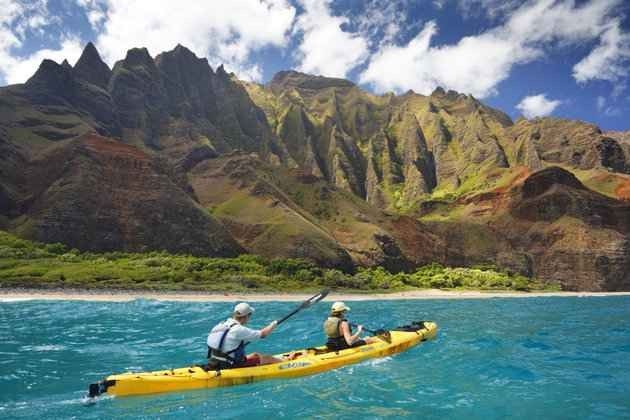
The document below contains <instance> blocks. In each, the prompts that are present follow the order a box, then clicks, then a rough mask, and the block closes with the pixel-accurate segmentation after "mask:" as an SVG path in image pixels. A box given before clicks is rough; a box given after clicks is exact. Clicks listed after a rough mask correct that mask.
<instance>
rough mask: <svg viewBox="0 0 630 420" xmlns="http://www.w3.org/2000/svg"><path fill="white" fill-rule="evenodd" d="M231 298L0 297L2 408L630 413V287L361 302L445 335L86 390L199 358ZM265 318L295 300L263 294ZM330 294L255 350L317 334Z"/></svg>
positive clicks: (368, 312)
mask: <svg viewBox="0 0 630 420" xmlns="http://www.w3.org/2000/svg"><path fill="white" fill-rule="evenodd" d="M232 305H233V304H230V303H217V302H208V303H184V302H160V301H155V300H150V299H139V300H135V301H131V302H111V303H107V302H69V301H55V302H43V301H25V302H4V303H0V315H1V316H2V323H0V356H1V360H0V367H1V371H0V418H4V417H6V418H36V417H41V416H46V417H51V418H71V417H77V418H117V417H160V418H180V417H184V416H185V417H195V418H209V417H212V418H216V417H224V418H232V417H237V416H239V417H240V416H242V417H260V418H267V417H279V418H285V417H286V418H295V417H298V416H300V417H314V418H322V419H327V418H335V419H336V418H354V417H367V418H388V417H399V416H411V417H423V418H429V419H432V418H466V419H471V418H472V419H476V418H479V419H482V418H483V419H488V418H505V417H510V418H528V419H529V418H535V417H540V418H584V417H591V418H603V417H606V418H623V417H626V418H627V417H630V399H628V398H627V395H628V394H629V393H630V375H629V374H628V373H627V372H628V371H630V298H628V297H610V298H597V299H574V298H530V299H491V300H461V301H460V300H458V301H451V300H433V301H367V302H354V303H353V305H352V317H353V320H355V321H357V322H359V323H365V324H366V325H367V326H368V327H372V328H380V327H383V326H386V325H391V324H392V323H403V322H407V321H411V320H415V319H434V320H436V321H437V322H438V323H439V325H440V333H439V336H438V339H437V340H435V341H433V342H427V343H425V344H423V345H422V346H420V347H418V348H415V349H412V350H410V351H408V352H405V353H403V354H400V355H397V356H394V357H388V358H383V359H377V360H369V361H366V362H363V363H360V364H358V365H354V366H347V367H344V368H341V369H337V370H334V371H331V372H327V373H324V374H321V375H316V376H312V377H304V378H296V379H293V380H287V381H271V382H267V383H257V384H252V385H247V386H242V387H234V388H226V389H215V390H199V391H191V392H185V393H175V394H165V395H156V396H146V397H134V398H110V397H108V398H99V399H97V400H95V401H92V400H86V399H85V398H84V396H85V391H86V389H87V384H88V383H90V382H93V381H95V380H98V379H100V378H101V377H103V376H105V375H107V374H109V373H112V372H124V371H141V370H154V369H161V368H170V367H175V366H184V365H189V364H191V363H200V362H202V361H203V358H204V356H205V351H206V348H205V336H206V334H207V332H208V330H209V329H210V328H211V327H212V325H213V324H214V323H216V322H218V321H220V320H222V319H224V318H225V317H226V316H227V314H228V313H229V311H230V309H231V307H232ZM255 306H256V309H257V311H256V317H255V319H254V322H253V324H254V326H262V325H264V324H265V323H266V322H268V321H269V320H271V319H276V318H278V317H280V316H282V315H283V314H285V313H286V312H287V311H288V310H290V309H292V308H293V306H294V304H292V303H280V302H269V303H256V304H255ZM326 310H327V305H324V304H322V305H317V306H315V307H314V308H311V309H309V310H308V311H304V312H303V313H301V314H299V315H297V316H296V317H295V318H293V319H292V320H291V321H290V322H287V323H286V324H283V325H282V326H280V327H279V329H278V331H277V332H275V333H274V334H273V335H272V336H271V337H270V338H268V339H266V340H264V341H263V342H261V343H258V344H256V345H255V346H254V345H252V347H251V349H252V350H253V349H255V350H258V351H264V352H269V353H276V352H280V351H285V350H287V349H290V348H301V347H304V346H312V345H316V344H320V343H321V342H322V341H323V337H322V333H321V322H322V320H323V319H324V318H325V316H326Z"/></svg>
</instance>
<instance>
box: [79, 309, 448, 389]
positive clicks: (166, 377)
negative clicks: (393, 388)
mask: <svg viewBox="0 0 630 420" xmlns="http://www.w3.org/2000/svg"><path fill="white" fill-rule="evenodd" d="M436 334H437V324H435V323H434V322H428V321H420V322H415V323H413V324H411V325H406V326H404V327H400V328H396V329H393V330H391V331H389V334H387V335H386V336H379V337H380V338H379V339H378V340H377V341H376V342H374V343H370V344H365V345H363V346H360V347H354V348H350V349H345V350H341V351H337V352H334V351H333V352H331V351H328V350H327V349H326V347H315V348H310V349H305V350H298V351H295V352H291V353H285V354H279V355H276V357H278V358H285V359H287V358H288V357H289V355H290V354H292V356H293V357H294V358H292V359H291V360H288V359H287V360H286V361H282V362H279V363H274V364H270V365H263V366H253V367H245V368H235V369H224V370H219V371H216V370H205V369H204V368H203V367H202V366H190V367H184V368H178V369H171V370H162V371H155V372H142V373H123V374H119V375H110V376H108V377H107V378H105V380H103V381H101V382H99V383H96V384H91V385H90V390H89V395H90V397H95V396H97V395H101V394H104V393H107V394H109V395H119V396H123V395H142V394H155V393H161V392H173V391H184V390H189V389H202V388H215V387H223V386H233V385H241V384H248V383H251V382H258V381H265V380H268V379H280V378H293V377H298V376H306V375H313V374H316V373H320V372H324V371H327V370H331V369H336V368H339V367H342V366H345V365H350V364H353V363H358V362H361V361H363V360H366V359H373V358H378V357H385V356H389V355H392V354H396V353H400V352H403V351H405V350H408V349H409V348H411V347H413V346H415V345H417V344H419V343H421V342H423V341H426V340H428V339H432V338H434V337H435V335H436ZM296 356H297V357H296Z"/></svg>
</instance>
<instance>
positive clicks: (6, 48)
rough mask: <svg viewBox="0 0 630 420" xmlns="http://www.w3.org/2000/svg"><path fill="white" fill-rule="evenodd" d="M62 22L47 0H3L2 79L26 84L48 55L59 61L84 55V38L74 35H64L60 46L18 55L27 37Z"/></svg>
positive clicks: (0, 22)
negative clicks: (82, 50)
mask: <svg viewBox="0 0 630 420" xmlns="http://www.w3.org/2000/svg"><path fill="white" fill-rule="evenodd" d="M57 23H58V18H57V17H55V16H51V15H50V13H49V11H48V8H47V2H46V1H45V0H37V1H31V2H21V1H16V0H0V80H1V79H3V80H4V81H5V83H7V84H14V83H23V82H25V81H26V80H27V79H28V78H29V77H30V76H32V75H33V73H35V71H36V70H37V67H38V66H39V64H40V63H41V61H42V60H43V59H44V58H49V59H52V60H55V61H57V62H61V61H63V59H64V58H68V59H69V60H76V59H77V58H78V57H79V55H80V54H81V41H80V40H79V39H78V38H77V37H74V36H63V37H62V38H61V39H59V40H58V44H57V45H58V47H57V48H45V49H40V50H38V51H35V52H33V53H30V54H25V55H22V54H18V53H17V52H16V51H18V50H19V49H20V48H21V47H22V46H23V44H24V41H25V39H26V38H27V37H29V36H31V35H33V34H34V33H38V34H41V32H42V31H43V30H44V29H45V28H47V27H49V26H51V25H53V24H57Z"/></svg>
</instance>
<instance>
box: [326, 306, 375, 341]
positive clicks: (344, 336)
mask: <svg viewBox="0 0 630 420" xmlns="http://www.w3.org/2000/svg"><path fill="white" fill-rule="evenodd" d="M349 311H350V308H349V307H348V306H346V304H345V303H343V302H335V303H333V305H332V308H331V309H330V316H329V317H328V319H326V321H324V333H326V337H328V341H326V347H328V349H329V350H332V351H339V350H343V349H348V348H350V347H358V346H362V345H364V344H369V343H373V342H374V340H373V339H372V338H366V339H364V340H362V339H359V336H360V335H361V332H362V331H363V325H359V326H357V332H356V333H355V334H352V329H351V328H350V322H348V320H347V319H346V313H347V312H349Z"/></svg>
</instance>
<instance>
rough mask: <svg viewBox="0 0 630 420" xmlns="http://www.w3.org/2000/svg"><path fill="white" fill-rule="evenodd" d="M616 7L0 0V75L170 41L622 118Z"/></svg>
mask: <svg viewBox="0 0 630 420" xmlns="http://www.w3.org/2000/svg"><path fill="white" fill-rule="evenodd" d="M629 14H630V2H627V1H625V2H624V1H623V0H587V1H585V0H581V1H569V0H536V1H515V0H389V1H385V0H383V1H376V0H365V1H363V0H226V1H219V0H213V1H197V0H178V1H177V2H161V3H159V4H158V2H155V1H149V0H136V1H132V0H30V1H21V0H20V1H18V0H0V84H1V85H4V84H10V83H21V82H24V81H25V80H26V79H27V78H28V77H30V75H31V74H32V73H33V72H34V71H35V70H36V68H37V66H38V65H39V62H41V60H42V59H43V58H52V59H54V60H56V61H58V62H61V61H62V60H63V58H68V60H69V61H70V62H71V63H72V64H74V62H75V61H76V59H77V58H78V56H79V55H80V53H81V49H82V48H83V45H84V44H85V43H86V42H87V41H93V42H95V44H96V45H97V48H98V49H99V51H100V52H101V54H102V56H103V58H104V59H105V61H106V62H108V63H109V64H110V65H113V63H114V62H115V61H116V60H118V59H121V58H123V57H124V54H125V51H126V50H127V49H129V48H131V47H136V46H145V47H147V48H148V49H149V52H150V53H151V54H152V55H156V54H158V53H160V52H162V51H165V50H170V49H172V48H173V47H174V46H175V45H176V44H177V43H181V44H183V45H185V46H187V47H189V48H190V49H192V50H193V51H194V52H195V53H196V54H197V55H199V56H204V57H208V60H209V61H210V63H211V65H212V66H213V67H216V66H217V65H219V64H220V63H225V65H226V68H227V69H228V70H229V71H234V72H235V73H237V74H238V75H239V77H242V78H244V79H249V80H256V81H259V82H266V81H268V80H269V79H270V78H271V77H272V76H273V74H274V73H275V72H277V71H279V70H283V69H288V68H293V69H298V70H302V71H305V72H308V73H314V74H323V75H327V76H336V77H346V78H349V79H351V80H353V81H355V82H356V83H358V84H359V85H361V86H362V87H363V88H365V89H367V90H370V91H372V92H375V93H384V92H387V91H394V92H397V93H402V92H405V91H407V90H409V89H413V90H414V91H416V92H418V93H423V94H428V93H430V92H431V91H432V90H433V89H434V88H435V87H436V86H438V85H439V86H443V87H444V88H446V89H449V88H450V89H454V90H457V91H460V92H464V93H471V94H473V95H474V96H475V97H477V98H479V99H482V100H483V101H484V102H486V103H488V104H490V105H491V106H495V107H498V108H500V109H502V110H504V111H506V112H507V113H508V114H510V115H511V116H512V117H513V118H517V117H519V116H520V115H525V116H527V117H534V116H544V115H553V116H557V117H564V118H575V119H581V120H585V121H590V122H594V123H596V124H598V125H599V126H600V127H602V128H603V129H605V130H607V129H615V130H628V129H630V118H629V116H630V95H629V92H630V87H629V86H628V85H629V79H630V67H629V64H630V19H629V17H628V15H629Z"/></svg>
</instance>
